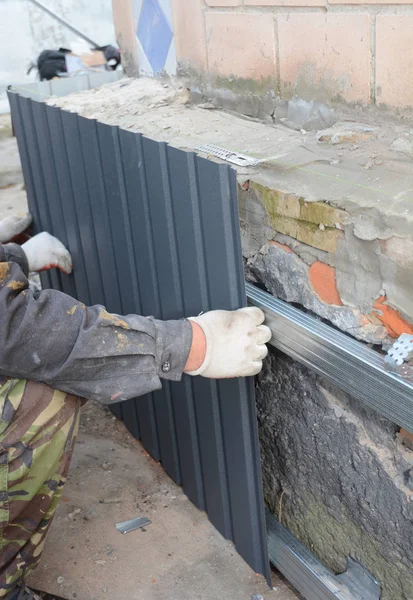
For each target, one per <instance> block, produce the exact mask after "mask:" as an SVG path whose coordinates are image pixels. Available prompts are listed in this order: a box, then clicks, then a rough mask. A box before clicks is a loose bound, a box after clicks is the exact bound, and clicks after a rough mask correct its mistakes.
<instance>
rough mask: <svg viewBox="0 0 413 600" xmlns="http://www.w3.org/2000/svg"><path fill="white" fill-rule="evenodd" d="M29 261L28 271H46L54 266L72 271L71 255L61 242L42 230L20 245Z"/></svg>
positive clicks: (67, 271) (64, 271)
mask: <svg viewBox="0 0 413 600" xmlns="http://www.w3.org/2000/svg"><path fill="white" fill-rule="evenodd" d="M22 249H23V251H24V253H25V254H26V257H27V262H28V263H29V271H46V270H47V269H52V268H53V267H56V268H57V269H60V270H61V271H63V273H66V274H67V275H68V274H69V273H71V272H72V257H71V256H70V254H69V251H68V250H66V248H65V247H64V246H63V244H62V242H59V240H58V239H57V238H55V237H53V236H52V235H50V233H46V231H43V232H42V233H38V234H37V235H35V236H33V237H32V238H31V239H30V240H29V241H28V242H26V243H24V244H23V245H22Z"/></svg>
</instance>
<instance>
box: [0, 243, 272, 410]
mask: <svg viewBox="0 0 413 600" xmlns="http://www.w3.org/2000/svg"><path fill="white" fill-rule="evenodd" d="M52 266H56V267H59V268H60V269H62V270H64V271H66V272H70V271H71V257H70V254H69V252H68V251H67V250H66V248H65V247H64V246H63V244H61V242H59V240H57V239H56V238H53V237H52V236H50V235H49V234H46V233H41V234H38V235H37V236H34V238H32V239H31V240H29V241H28V242H26V243H25V244H23V246H22V247H20V246H17V245H15V244H8V245H5V246H0V374H2V375H6V376H9V377H16V378H22V379H23V378H24V379H32V380H37V381H43V382H45V383H47V384H49V385H50V386H52V387H55V388H57V389H61V390H63V391H66V392H69V393H73V394H76V395H79V396H83V397H85V398H94V399H96V400H99V401H102V402H110V401H120V400H126V399H128V398H132V397H134V396H139V395H141V394H145V393H148V392H151V391H154V390H156V389H159V388H160V387H161V381H160V380H161V379H162V378H163V379H170V380H175V381H177V380H179V379H180V378H181V376H182V373H183V371H184V370H185V371H186V372H188V374H190V375H202V376H204V377H211V378H225V377H238V376H248V375H254V374H256V373H258V372H259V371H260V370H261V367H262V360H263V358H264V357H265V356H266V354H267V348H266V346H265V343H266V342H267V341H269V339H270V337H271V332H270V330H269V329H268V328H267V327H265V326H264V325H262V323H263V321H264V314H263V312H262V311H261V310H259V309H257V308H247V309H241V310H239V311H211V312H209V313H206V314H204V315H202V316H199V317H196V318H193V319H191V320H190V321H188V320H184V319H183V320H179V321H158V320H155V319H153V318H151V317H141V316H138V315H129V316H126V317H123V316H119V315H113V314H109V313H108V312H107V311H106V310H105V308H104V307H102V306H92V307H89V308H88V307H86V306H85V305H84V304H82V303H80V302H78V301H76V300H73V299H72V298H70V297H69V296H66V295H65V294H62V293H61V292H57V291H54V290H45V291H42V292H40V293H33V292H32V291H31V290H30V289H29V286H28V281H27V274H28V271H29V270H37V271H39V270H43V269H48V268H50V267H52Z"/></svg>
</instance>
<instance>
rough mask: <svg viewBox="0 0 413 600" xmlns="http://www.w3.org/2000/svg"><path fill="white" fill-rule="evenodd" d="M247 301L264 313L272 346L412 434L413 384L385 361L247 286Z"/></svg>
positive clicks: (281, 302)
mask: <svg viewBox="0 0 413 600" xmlns="http://www.w3.org/2000/svg"><path fill="white" fill-rule="evenodd" d="M247 297H248V301H249V302H250V303H251V304H253V305H254V306H258V307H259V308H261V309H262V310H263V311H264V312H265V314H266V320H267V321H266V322H267V325H268V326H269V327H270V328H271V330H272V333H273V337H272V340H271V344H272V345H273V346H275V347H276V348H278V349H279V350H282V351H283V352H285V354H288V356H291V358H294V359H295V360H298V361H299V362H301V363H302V364H304V365H305V366H307V367H309V368H310V369H312V370H313V371H316V372H317V373H319V374H320V375H322V376H323V377H325V378H326V379H329V380H330V381H331V382H332V383H334V384H336V385H337V386H338V387H340V388H341V389H342V390H344V391H346V392H348V393H349V394H350V395H351V396H353V397H354V398H357V399H359V400H361V401H362V402H364V403H365V404H367V405H368V406H369V407H370V408H373V409H374V410H376V411H377V412H379V413H380V414H381V415H383V416H384V417H386V418H387V419H389V420H390V421H392V422H393V423H396V424H397V425H400V426H401V427H404V428H405V429H407V430H408V431H411V432H412V433H413V384H412V383H410V382H408V381H407V380H405V379H402V378H400V377H397V376H396V375H394V374H393V373H390V372H389V371H388V370H386V367H385V358H384V356H381V355H380V354H379V353H378V352H375V351H374V350H371V349H370V348H368V347H366V346H365V345H364V344H362V343H361V342H358V341H357V340H355V339H353V338H351V337H349V336H347V335H345V334H344V333H342V332H340V331H337V330H335V329H334V328H333V327H331V326H329V325H326V324H324V323H322V322H321V321H319V320H317V319H316V318H314V317H312V316H311V315H308V314H306V313H304V312H303V311H301V310H298V309H297V308H294V307H293V306H291V305H289V304H287V303H286V302H283V301H282V300H279V299H278V298H274V296H271V295H270V294H268V293H267V292H264V291H262V290H260V289H258V288H257V287H255V286H253V285H251V284H250V283H247Z"/></svg>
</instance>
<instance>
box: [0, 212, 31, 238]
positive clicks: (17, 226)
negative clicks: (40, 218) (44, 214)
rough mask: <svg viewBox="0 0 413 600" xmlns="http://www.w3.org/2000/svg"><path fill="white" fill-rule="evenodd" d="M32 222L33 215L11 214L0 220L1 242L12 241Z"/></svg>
mask: <svg viewBox="0 0 413 600" xmlns="http://www.w3.org/2000/svg"><path fill="white" fill-rule="evenodd" d="M31 222H32V215H31V214H30V213H27V214H26V215H24V216H23V217H22V216H19V215H11V216H10V217H6V218H5V219H3V220H2V221H0V243H2V244H5V243H6V242H10V240H12V239H13V238H14V237H16V235H19V233H23V231H25V230H26V229H27V228H28V226H29V225H30V224H31Z"/></svg>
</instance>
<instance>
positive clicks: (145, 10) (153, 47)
mask: <svg viewBox="0 0 413 600" xmlns="http://www.w3.org/2000/svg"><path fill="white" fill-rule="evenodd" d="M137 34H138V38H139V41H140V43H141V45H142V48H143V50H144V52H145V54H146V57H147V59H148V61H149V63H150V65H151V67H152V69H153V72H154V73H159V72H160V71H162V69H163V68H164V67H165V62H166V59H167V56H168V52H169V48H170V45H171V42H172V38H173V33H172V29H171V27H170V25H169V23H168V21H167V19H166V17H165V14H164V12H163V10H162V8H161V7H160V6H159V3H158V0H143V5H142V10H141V15H140V18H139V24H138V31H137Z"/></svg>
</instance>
